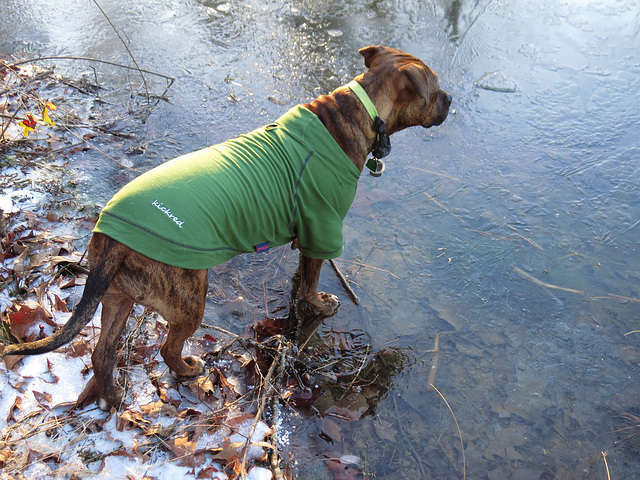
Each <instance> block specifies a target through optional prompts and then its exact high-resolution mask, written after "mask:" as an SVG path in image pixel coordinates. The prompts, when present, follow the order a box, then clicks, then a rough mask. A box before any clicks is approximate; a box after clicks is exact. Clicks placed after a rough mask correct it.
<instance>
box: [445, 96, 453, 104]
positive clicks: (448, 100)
mask: <svg viewBox="0 0 640 480" xmlns="http://www.w3.org/2000/svg"><path fill="white" fill-rule="evenodd" d="M444 98H446V99H447V103H448V104H449V105H451V102H452V101H453V97H452V96H451V94H450V93H445V95H444Z"/></svg>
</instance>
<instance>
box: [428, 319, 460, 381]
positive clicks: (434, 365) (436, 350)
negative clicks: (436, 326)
mask: <svg viewBox="0 0 640 480" xmlns="http://www.w3.org/2000/svg"><path fill="white" fill-rule="evenodd" d="M450 333H458V332H456V331H455V330H452V331H448V332H438V333H436V338H435V340H434V342H433V350H432V352H433V360H432V361H431V370H430V371H429V378H428V379H427V383H428V384H429V385H432V384H433V383H434V382H435V381H436V372H437V371H438V363H439V362H440V335H447V334H450Z"/></svg>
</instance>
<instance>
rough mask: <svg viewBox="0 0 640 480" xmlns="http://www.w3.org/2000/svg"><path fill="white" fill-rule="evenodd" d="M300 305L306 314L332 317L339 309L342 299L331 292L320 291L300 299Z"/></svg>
mask: <svg viewBox="0 0 640 480" xmlns="http://www.w3.org/2000/svg"><path fill="white" fill-rule="evenodd" d="M298 306H299V313H302V314H303V315H304V316H313V317H331V316H333V315H335V314H336V312H337V311H338V307H339V306H340V300H338V297H336V296H335V295H332V294H330V293H325V292H318V293H316V294H313V295H309V296H307V297H305V298H302V299H300V301H299V305H298Z"/></svg>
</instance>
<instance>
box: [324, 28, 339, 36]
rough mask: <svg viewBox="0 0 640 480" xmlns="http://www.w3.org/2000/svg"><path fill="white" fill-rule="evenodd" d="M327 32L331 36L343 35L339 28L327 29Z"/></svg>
mask: <svg viewBox="0 0 640 480" xmlns="http://www.w3.org/2000/svg"><path fill="white" fill-rule="evenodd" d="M327 33H328V34H329V36H330V37H341V36H342V30H338V29H331V30H327Z"/></svg>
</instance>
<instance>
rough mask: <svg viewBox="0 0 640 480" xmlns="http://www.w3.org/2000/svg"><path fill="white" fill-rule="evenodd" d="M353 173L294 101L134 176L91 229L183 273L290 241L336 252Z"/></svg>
mask: <svg viewBox="0 0 640 480" xmlns="http://www.w3.org/2000/svg"><path fill="white" fill-rule="evenodd" d="M359 178H360V171H359V170H358V168H357V167H356V166H355V165H354V164H353V162H351V160H350V159H349V158H348V157H347V156H346V155H345V153H344V152H343V151H342V149H341V148H340V147H339V146H338V144H337V143H336V141H335V140H334V139H333V137H332V136H331V134H330V133H329V132H328V131H327V129H326V128H325V127H324V125H323V124H322V122H321V121H320V119H318V117H317V116H316V115H314V114H313V113H312V112H310V111H309V110H307V109H305V108H304V107H302V106H297V107H294V108H292V109H291V110H289V111H288V112H287V113H286V114H284V115H283V116H282V117H280V118H279V119H278V120H277V121H276V122H275V123H273V124H270V125H267V126H265V127H262V128H259V129H257V130H254V131H253V132H251V133H248V134H246V135H242V136H240V137H239V138H235V139H232V140H229V141H226V142H224V143H222V144H219V145H214V146H212V147H208V148H204V149H202V150H198V151H196V152H192V153H189V154H186V155H183V156H180V157H178V158H175V159H173V160H170V161H168V162H166V163H164V164H162V165H160V166H158V167H156V168H154V169H152V170H150V171H148V172H146V173H144V174H142V175H140V176H139V177H137V178H136V179H134V180H133V181H131V182H130V183H128V184H127V185H125V186H124V187H123V188H122V190H120V191H119V192H118V193H116V194H115V195H114V197H113V198H112V199H111V200H110V201H109V202H108V203H107V205H106V207H105V208H104V209H103V210H102V213H101V214H100V218H99V220H98V223H97V224H96V226H95V228H94V230H93V231H94V232H101V233H103V234H105V235H108V236H109V237H111V238H113V239H115V240H117V241H119V242H121V243H123V244H124V245H126V246H128V247H130V248H132V249H133V250H135V251H137V252H139V253H142V254H143V255H146V256H147V257H150V258H152V259H154V260H158V261H160V262H164V263H167V264H170V265H175V266H178V267H183V268H190V269H203V268H209V267H211V266H213V265H217V264H219V263H222V262H224V261H226V260H228V259H230V258H231V257H233V256H234V255H236V254H238V253H245V252H254V251H260V250H263V249H268V247H269V246H271V247H273V246H278V245H283V244H285V243H287V242H290V241H291V240H293V239H294V238H297V239H298V244H299V248H300V250H301V252H302V253H303V254H304V255H305V256H307V257H310V258H316V259H327V258H335V257H337V256H339V255H340V254H341V253H342V250H343V246H342V243H343V238H342V221H343V220H344V217H345V216H346V214H347V212H348V211H349V208H350V207H351V204H352V203H353V199H354V197H355V193H356V187H357V182H358V179H359Z"/></svg>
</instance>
